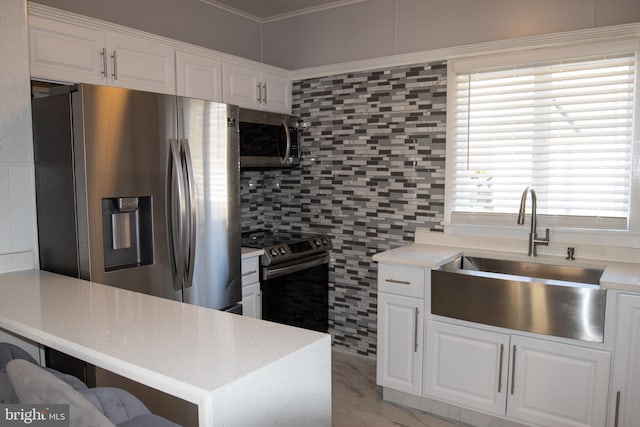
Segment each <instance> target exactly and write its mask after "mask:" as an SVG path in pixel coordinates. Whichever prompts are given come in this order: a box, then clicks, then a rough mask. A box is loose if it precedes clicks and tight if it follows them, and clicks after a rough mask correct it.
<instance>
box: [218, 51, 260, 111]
mask: <svg viewBox="0 0 640 427" xmlns="http://www.w3.org/2000/svg"><path fill="white" fill-rule="evenodd" d="M222 73H223V76H222V82H223V89H222V93H223V96H222V98H223V100H224V102H226V103H227V104H234V105H238V106H240V107H244V108H251V109H254V110H259V109H260V107H261V106H262V104H261V103H262V84H261V82H260V72H259V71H257V70H254V69H252V68H248V67H243V66H241V65H236V64H230V63H227V62H225V63H223V64H222Z"/></svg>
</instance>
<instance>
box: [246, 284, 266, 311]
mask: <svg viewBox="0 0 640 427" xmlns="http://www.w3.org/2000/svg"><path fill="white" fill-rule="evenodd" d="M261 303H262V301H261V297H260V283H254V284H253V285H248V286H243V287H242V315H243V316H247V317H254V318H256V319H261V318H262V307H261Z"/></svg>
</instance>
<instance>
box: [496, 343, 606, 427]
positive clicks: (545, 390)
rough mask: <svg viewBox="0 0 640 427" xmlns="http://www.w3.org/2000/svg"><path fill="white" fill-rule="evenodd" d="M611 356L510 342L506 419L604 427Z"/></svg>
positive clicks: (561, 346)
mask: <svg viewBox="0 0 640 427" xmlns="http://www.w3.org/2000/svg"><path fill="white" fill-rule="evenodd" d="M610 358H611V357H610V353H609V352H606V351H600V350H594V349H588V348H583V347H576V346H572V345H566V344H559V343H555V342H549V341H544V340H539V339H533V338H525V337H522V336H518V335H512V336H511V361H510V363H511V366H510V368H511V369H512V371H511V373H510V378H509V379H510V380H511V383H510V385H509V387H510V388H509V398H508V399H509V403H508V405H507V415H508V416H510V417H513V418H516V419H519V420H523V421H525V422H529V423H534V424H538V425H546V426H554V427H562V426H572V427H576V426H594V427H595V426H604V425H605V422H606V412H607V411H606V410H607V396H608V378H609V362H610Z"/></svg>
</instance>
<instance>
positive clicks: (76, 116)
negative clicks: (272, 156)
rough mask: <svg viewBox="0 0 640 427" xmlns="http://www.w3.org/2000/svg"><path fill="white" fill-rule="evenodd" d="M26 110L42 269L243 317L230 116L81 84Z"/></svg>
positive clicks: (186, 102)
mask: <svg viewBox="0 0 640 427" xmlns="http://www.w3.org/2000/svg"><path fill="white" fill-rule="evenodd" d="M32 111H33V130H34V151H35V168H36V205H37V214H38V238H39V247H40V267H41V268H42V269H43V270H48V271H53V272H57V273H62V274H66V275H71V276H75V277H80V278H83V279H87V280H91V281H94V282H98V283H103V284H107V285H113V286H117V287H120V288H125V289H129V290H133V291H138V292H143V293H146V294H151V295H156V296H159V297H164V298H171V299H175V300H178V301H184V302H187V303H191V304H196V305H200V306H205V307H210V308H214V309H220V310H227V311H232V312H240V311H241V306H240V300H241V277H240V198H239V189H240V185H239V157H238V132H237V125H238V109H237V107H235V106H230V105H226V104H220V103H215V102H209V101H203V100H197V99H189V98H182V97H176V96H171V95H162V94H156V93H149V92H140V91H132V90H126V89H120V88H113V87H106V86H94V85H87V84H82V85H75V86H64V87H58V88H53V89H51V90H50V93H49V95H48V96H45V97H35V98H34V99H33V102H32Z"/></svg>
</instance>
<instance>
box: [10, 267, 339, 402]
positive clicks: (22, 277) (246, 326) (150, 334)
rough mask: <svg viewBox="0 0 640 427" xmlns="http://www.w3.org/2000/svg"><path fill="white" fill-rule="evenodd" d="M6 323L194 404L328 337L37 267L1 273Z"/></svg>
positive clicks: (39, 339) (55, 347) (61, 348)
mask: <svg viewBox="0 0 640 427" xmlns="http://www.w3.org/2000/svg"><path fill="white" fill-rule="evenodd" d="M0 328H2V329H6V330H9V331H11V332H14V333H16V334H19V335H22V336H24V337H26V338H29V339H32V340H34V341H36V342H39V343H41V344H44V345H46V346H49V347H52V348H54V349H57V350H60V351H62V352H65V353H67V354H70V355H72V356H75V357H78V358H80V359H83V360H86V361H87V362H89V363H92V364H94V365H96V366H100V367H102V368H104V369H108V370H110V371H112V372H115V373H117V374H119V375H123V376H125V377H128V378H130V379H132V380H134V381H137V382H140V383H143V384H146V385H148V386H151V387H154V388H156V389H158V390H161V391H164V392H167V393H169V394H172V395H174V396H177V397H179V398H181V399H184V400H187V401H190V402H193V403H196V404H202V402H203V399H204V397H203V396H207V394H208V393H209V394H210V393H211V392H213V391H215V390H216V389H218V388H220V387H222V386H224V385H226V384H229V383H232V382H234V381H236V380H238V379H241V378H243V377H245V376H246V375H248V374H250V373H252V372H254V371H256V370H259V369H260V368H262V367H265V366H267V365H269V364H272V363H274V362H276V361H278V360H280V359H282V358H284V357H286V356H287V355H290V354H292V353H294V352H296V351H298V350H301V349H304V348H305V347H307V346H310V345H312V344H314V343H318V342H319V341H326V342H327V343H329V342H330V336H329V335H327V334H322V333H317V332H313V331H309V330H305V329H299V328H293V327H290V326H285V325H280V324H276V323H271V322H266V321H262V320H257V319H252V318H248V317H242V316H238V315H235V314H230V313H225V312H221V311H216V310H211V309H207V308H203V307H197V306H193V305H188V304H183V303H181V302H177V301H171V300H167V299H162V298H157V297H152V296H149V295H144V294H140V293H136V292H131V291H126V290H122V289H118V288H115V287H111V286H104V285H100V284H96V283H92V282H87V281H84V280H78V279H73V278H69V277H66V276H61V275H57V274H53V273H48V272H44V271H38V270H27V271H19V272H12V273H5V274H0ZM328 348H329V347H328V345H327V351H328ZM327 360H328V358H327ZM218 409H219V408H218Z"/></svg>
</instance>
